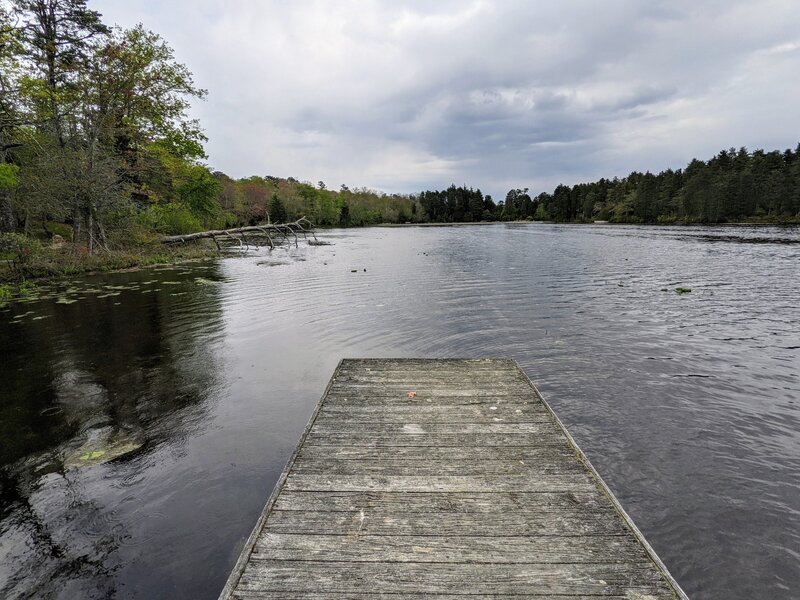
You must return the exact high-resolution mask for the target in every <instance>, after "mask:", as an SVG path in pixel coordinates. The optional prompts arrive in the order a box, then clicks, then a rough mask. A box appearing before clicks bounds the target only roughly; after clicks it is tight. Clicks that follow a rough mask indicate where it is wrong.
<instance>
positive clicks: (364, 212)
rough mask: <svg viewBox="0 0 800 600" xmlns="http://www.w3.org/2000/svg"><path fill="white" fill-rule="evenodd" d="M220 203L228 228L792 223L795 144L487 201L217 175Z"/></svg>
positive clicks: (797, 204) (797, 210)
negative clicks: (287, 223) (279, 224)
mask: <svg viewBox="0 0 800 600" xmlns="http://www.w3.org/2000/svg"><path fill="white" fill-rule="evenodd" d="M215 176H216V178H217V180H218V181H219V182H220V194H219V204H220V206H221V207H222V210H223V211H225V212H226V213H227V214H229V215H231V219H233V220H235V221H236V222H256V221H258V220H260V219H265V218H266V217H267V214H268V213H272V216H271V218H272V220H273V221H274V220H280V219H281V218H283V217H288V218H289V219H290V220H291V219H294V218H296V217H299V216H302V215H306V216H308V217H309V218H311V219H312V220H314V221H315V222H316V223H318V224H319V225H322V226H342V227H349V226H362V225H373V224H377V223H453V222H476V221H516V220H536V221H558V222H578V223H581V222H583V223H586V222H592V221H611V222H617V223H725V222H774V223H781V222H800V145H798V147H797V149H795V150H794V151H793V150H786V151H784V152H779V151H772V152H765V151H763V150H756V151H754V152H748V151H747V150H746V149H745V148H741V149H739V150H735V149H730V150H724V151H722V152H720V153H719V154H717V155H716V156H715V157H714V158H712V159H710V160H708V161H705V162H704V161H702V160H697V159H695V160H693V161H692V162H690V163H689V165H688V166H687V167H686V168H685V169H667V170H666V171H662V172H661V173H659V174H657V175H654V174H653V173H649V172H647V173H639V172H635V171H634V172H633V173H631V174H630V175H628V176H627V177H624V178H622V179H619V178H616V177H615V178H614V179H600V180H598V181H595V182H592V183H579V184H576V185H573V186H568V185H559V186H558V187H556V189H555V190H554V191H553V192H552V193H550V192H542V193H540V194H538V195H535V196H533V195H532V194H530V193H529V190H528V188H518V189H512V190H509V191H508V193H507V194H506V196H505V198H504V199H502V200H500V201H499V202H495V201H494V200H493V199H492V197H491V196H490V195H484V194H483V193H482V192H481V190H480V189H474V188H468V187H467V186H459V187H456V186H455V185H451V186H450V187H448V188H447V189H445V190H433V191H431V190H427V191H424V192H421V193H419V194H412V195H402V194H393V195H386V194H382V193H380V192H377V191H374V190H369V189H367V188H356V189H353V190H351V189H350V188H348V187H347V186H342V187H341V188H340V189H339V190H338V191H332V190H328V189H326V187H325V184H324V183H323V182H319V183H318V184H317V186H316V187H315V186H313V185H311V184H310V183H302V182H299V181H297V180H295V179H293V178H291V177H290V178H288V179H281V178H277V177H263V178H262V177H250V178H247V179H241V180H238V181H234V180H232V179H230V178H229V177H227V176H225V175H224V174H222V173H216V174H215Z"/></svg>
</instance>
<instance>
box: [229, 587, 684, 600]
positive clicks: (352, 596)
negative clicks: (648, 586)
mask: <svg viewBox="0 0 800 600" xmlns="http://www.w3.org/2000/svg"><path fill="white" fill-rule="evenodd" d="M231 598H234V599H238V600H297V599H298V598H302V599H303V600H398V599H399V598H402V599H403V600H466V599H468V600H521V599H523V598H535V599H536V600H674V598H675V596H674V594H672V593H671V592H661V593H649V594H638V593H637V592H634V591H631V590H629V592H628V593H626V594H625V595H624V596H620V595H616V594H615V595H607V594H592V595H588V594H580V595H570V596H564V595H563V594H559V595H557V596H554V595H552V594H539V593H537V592H536V590H535V589H532V590H531V591H529V592H528V593H527V594H525V595H522V596H521V595H519V594H512V595H509V594H469V595H468V596H465V595H463V594H428V593H425V594H416V593H410V592H407V593H403V594H402V596H400V595H398V594H397V593H394V592H389V593H383V592H375V591H372V592H361V593H353V592H320V591H317V590H314V591H309V592H302V594H298V593H297V592H284V591H276V590H256V591H254V590H236V591H235V592H234V593H233V595H232V596H231Z"/></svg>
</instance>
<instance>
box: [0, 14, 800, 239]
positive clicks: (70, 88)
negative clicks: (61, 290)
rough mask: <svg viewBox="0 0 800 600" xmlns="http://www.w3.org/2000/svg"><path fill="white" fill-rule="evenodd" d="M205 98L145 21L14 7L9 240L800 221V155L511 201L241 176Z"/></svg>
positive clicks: (7, 109)
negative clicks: (196, 116) (215, 151)
mask: <svg viewBox="0 0 800 600" xmlns="http://www.w3.org/2000/svg"><path fill="white" fill-rule="evenodd" d="M205 95H206V91H205V90H203V89H202V88H200V87H199V86H198V85H197V84H196V83H195V82H194V79H193V76H192V73H191V72H190V71H189V69H188V68H187V67H186V66H185V65H183V64H181V63H180V62H179V61H177V60H176V58H175V55H174V52H173V50H172V48H171V47H170V46H169V44H168V43H167V42H166V41H165V40H163V39H162V38H161V37H159V36H158V35H157V34H155V33H153V32H151V31H149V30H147V29H146V28H145V27H144V26H143V25H138V26H136V27H133V28H130V29H122V28H119V27H111V26H109V25H108V24H106V23H104V22H103V20H102V15H100V14H99V13H98V12H97V11H94V10H92V9H90V8H89V7H88V5H87V0H0V233H2V232H21V233H23V234H25V235H26V236H29V237H36V236H38V237H41V238H53V237H54V236H55V235H56V234H58V235H60V236H61V237H63V238H65V239H66V240H68V241H72V242H73V245H74V246H73V247H75V248H82V249H85V250H86V251H87V252H88V253H89V254H91V253H93V252H95V251H96V250H98V249H103V250H108V249H109V248H114V247H119V246H121V245H125V244H137V243H143V244H144V243H147V242H149V241H153V240H156V239H158V238H159V236H161V235H165V234H184V233H191V232H194V231H200V230H203V229H219V228H225V227H234V226H239V225H247V224H253V223H257V222H263V221H272V222H282V221H291V220H295V219H297V218H298V217H300V216H306V217H308V218H309V219H311V220H312V221H313V222H315V223H316V224H317V225H320V226H345V227H348V226H363V225H372V224H377V223H428V222H431V223H447V222H461V221H464V222H475V221H512V220H520V219H522V220H553V221H561V222H591V221H596V220H602V221H614V222H626V223H676V222H687V223H694V222H699V223H718V222H726V221H728V222H730V221H775V222H780V221H792V220H794V221H797V220H800V145H798V147H797V148H796V149H794V150H786V151H783V152H780V151H771V152H766V151H763V150H755V151H753V152H750V151H748V150H746V149H745V148H741V149H739V150H735V149H730V150H724V151H722V152H720V153H719V154H717V155H716V156H714V157H713V158H711V159H710V160H707V161H703V160H697V159H695V160H692V161H691V162H690V163H689V164H688V165H687V166H686V167H685V168H683V169H676V170H673V169H667V170H665V171H662V172H660V173H658V174H652V173H649V172H647V173H640V172H633V173H631V174H630V175H628V176H627V177H623V178H621V179H619V178H616V177H615V178H613V179H600V180H598V181H595V182H591V183H580V184H576V185H572V186H570V185H559V186H557V187H556V188H555V190H553V191H552V192H542V193H540V194H538V195H535V196H534V195H532V194H531V193H530V192H529V189H528V188H515V189H511V190H509V191H508V192H507V194H506V195H505V198H503V199H501V200H499V201H498V202H495V200H494V199H493V198H492V197H491V196H490V195H484V194H483V193H482V192H481V190H480V189H473V188H471V187H469V188H468V187H467V186H466V185H462V186H459V187H457V186H455V185H451V186H450V187H448V188H446V189H444V190H427V191H423V192H420V193H418V194H384V193H381V192H378V191H375V190H371V189H368V188H363V187H362V188H352V189H351V188H350V187H348V186H346V185H342V186H341V187H340V188H339V189H337V190H331V189H328V188H327V186H326V185H325V184H324V183H323V182H321V181H320V182H318V183H317V184H312V183H311V182H304V181H298V180H297V179H294V178H292V177H288V178H281V177H276V176H253V177H247V178H242V179H233V178H231V177H228V176H227V175H225V174H224V173H221V172H218V171H216V172H215V171H212V170H211V169H210V168H209V167H208V165H207V164H206V163H205V160H206V155H205V151H204V147H203V145H204V143H205V142H206V137H205V135H204V134H203V130H202V128H201V126H200V123H198V122H197V121H196V120H193V119H191V118H190V117H189V109H190V107H191V103H192V102H194V101H198V100H201V99H202V98H203V97H204V96H205ZM0 241H1V240H0ZM0 252H2V248H0Z"/></svg>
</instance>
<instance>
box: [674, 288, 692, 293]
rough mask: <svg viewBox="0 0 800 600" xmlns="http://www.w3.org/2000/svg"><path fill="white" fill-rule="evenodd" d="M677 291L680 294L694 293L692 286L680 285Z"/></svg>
mask: <svg viewBox="0 0 800 600" xmlns="http://www.w3.org/2000/svg"><path fill="white" fill-rule="evenodd" d="M675 293H676V294H678V295H682V294H691V293H692V288H685V287H678V288H675Z"/></svg>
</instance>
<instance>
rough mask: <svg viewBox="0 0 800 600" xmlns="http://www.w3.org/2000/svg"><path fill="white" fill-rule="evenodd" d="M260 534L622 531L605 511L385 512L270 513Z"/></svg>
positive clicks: (474, 534)
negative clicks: (489, 517) (262, 532)
mask: <svg viewBox="0 0 800 600" xmlns="http://www.w3.org/2000/svg"><path fill="white" fill-rule="evenodd" d="M264 531H265V532H276V533H306V534H309V535H353V536H358V535H362V534H363V535H395V536H406V535H413V536H425V535H427V536H431V537H452V536H460V537H467V536H471V537H497V536H499V535H501V534H502V536H503V537H512V536H531V535H536V536H559V537H568V536H590V535H624V534H625V527H624V525H623V524H622V523H621V522H620V520H619V519H618V518H616V515H614V514H613V513H609V512H589V511H580V510H573V511H571V512H566V511H552V512H544V511H537V510H535V509H534V510H517V511H514V512H509V513H499V512H498V513H493V514H492V516H491V519H487V518H486V515H484V514H480V513H464V514H459V513H442V512H435V511H431V512H415V513H386V512H384V511H380V510H378V511H372V512H370V511H366V510H363V509H361V510H353V511H350V512H327V511H324V512H317V511H310V510H307V511H297V510H289V511H280V510H276V511H273V513H272V515H271V517H270V519H269V520H268V521H267V525H266V527H265V528H264Z"/></svg>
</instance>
